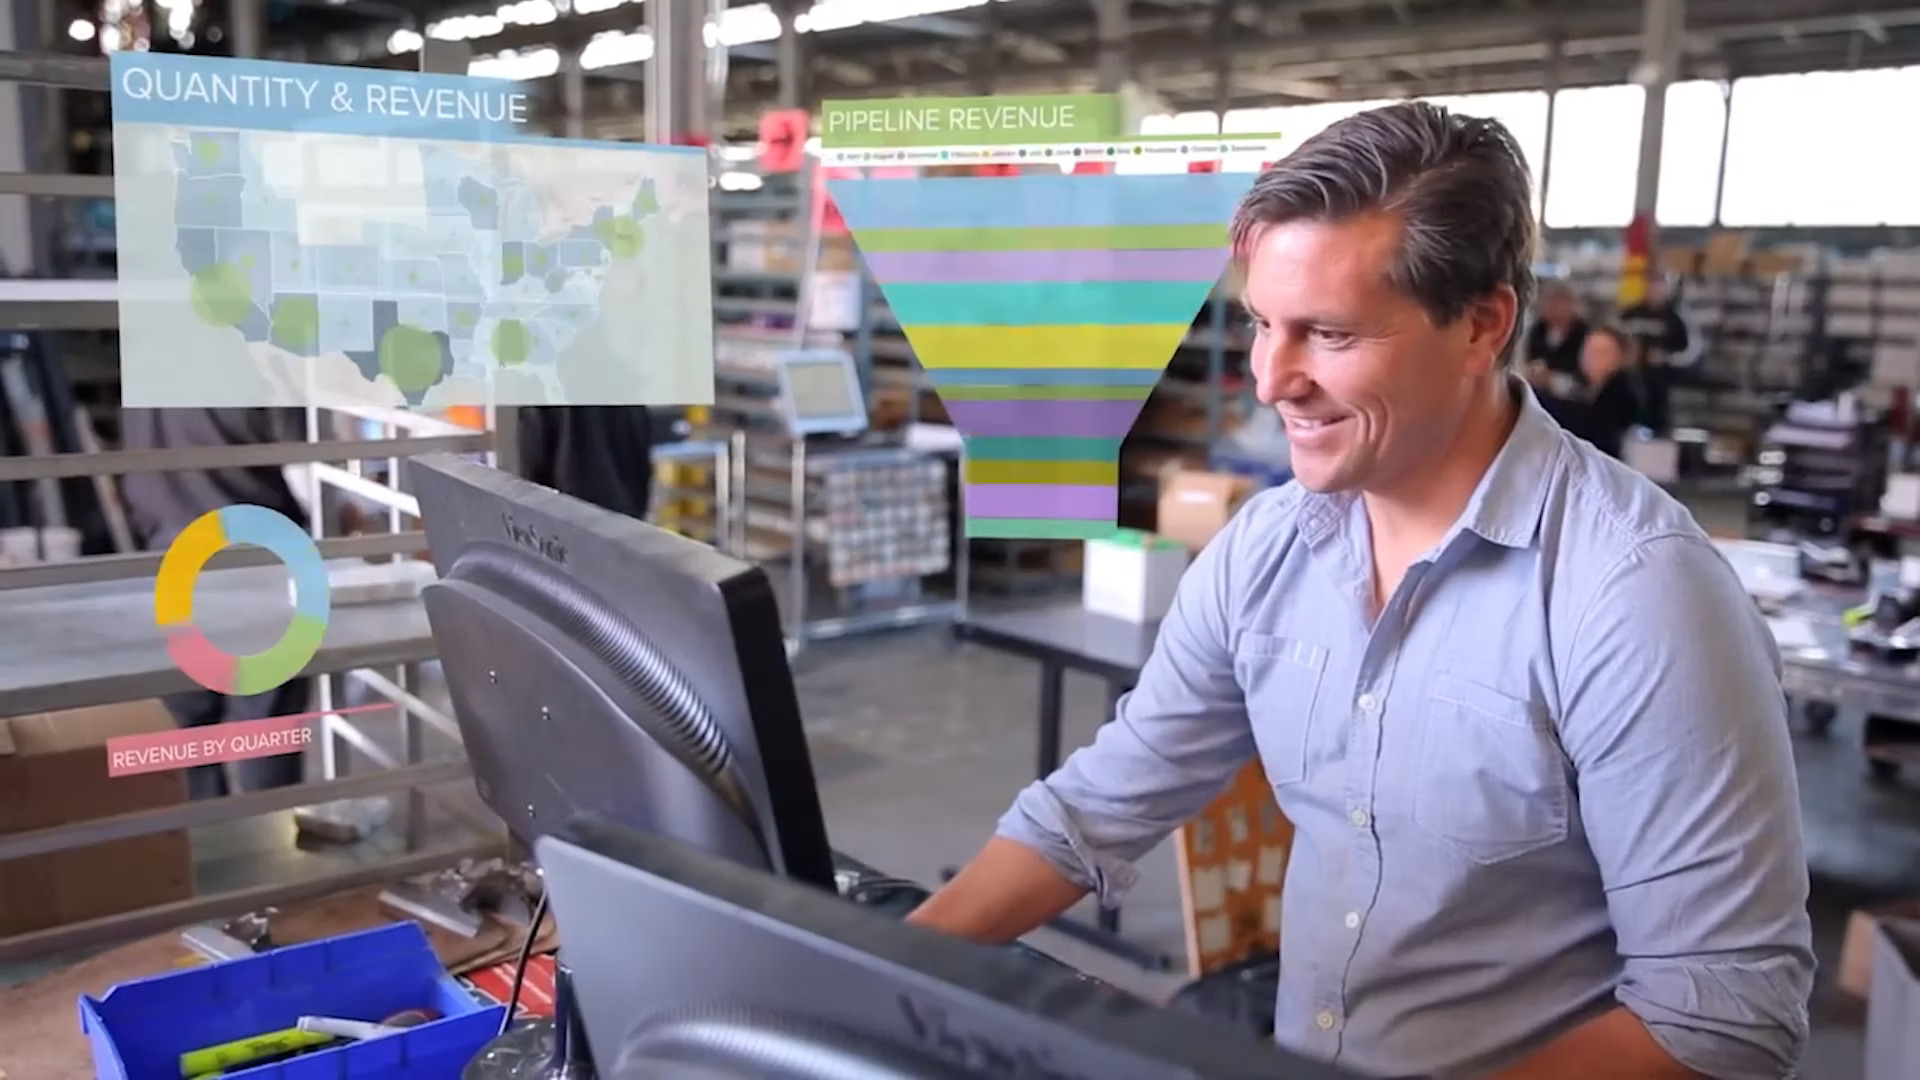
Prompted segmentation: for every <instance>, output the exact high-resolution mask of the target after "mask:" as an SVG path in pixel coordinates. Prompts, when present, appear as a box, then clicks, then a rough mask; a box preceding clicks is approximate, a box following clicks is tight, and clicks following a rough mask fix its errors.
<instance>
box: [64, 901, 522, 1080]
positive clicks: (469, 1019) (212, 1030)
mask: <svg viewBox="0 0 1920 1080" xmlns="http://www.w3.org/2000/svg"><path fill="white" fill-rule="evenodd" d="M406 1009H432V1010H434V1011H436V1012H438V1013H439V1014H440V1019H438V1020H435V1021H433V1022H432V1023H430V1024H423V1025H421V1026H420V1027H417V1028H411V1029H409V1030H407V1031H406V1032H404V1033H401V1034H396V1035H388V1036H384V1037H382V1038H378V1039H369V1040H366V1041H364V1042H347V1041H342V1042H340V1043H339V1044H338V1045H336V1046H334V1047H331V1048H329V1049H326V1050H320V1051H315V1052H313V1053H310V1054H305V1055H303V1056H301V1057H297V1058H292V1059H289V1060H287V1061H284V1062H281V1063H279V1064H275V1065H260V1066H256V1067H254V1068H250V1069H245V1068H243V1069H237V1070H233V1071H229V1072H227V1073H225V1074H224V1076H227V1077H233V1078H239V1077H245V1078H247V1080H348V1078H351V1080H459V1076H460V1071H461V1069H463V1068H464V1067H465V1066H466V1064H467V1062H468V1060H469V1059H471V1058H472V1057H473V1056H474V1055H475V1054H477V1053H479V1052H480V1048H481V1047H483V1046H485V1045H486V1043H487V1040H489V1039H491V1038H492V1037H493V1035H494V1033H495V1032H496V1031H498V1030H499V1028H500V1017H501V1016H502V1015H503V1014H504V1012H505V1010H504V1009H503V1008H501V1007H500V1006H497V1005H496V1006H490V1007H488V1006H482V1005H481V1004H480V1003H479V1002H478V1001H476V1000H475V999H474V997H473V995H472V993H470V992H469V991H468V990H467V989H466V988H465V987H463V986H461V985H460V984H459V983H458V982H457V981H455V980H454V979H453V977H452V976H450V975H448V974H447V973H446V970H445V969H444V968H443V967H441V965H440V960H439V958H438V957H436V956H434V954H433V946H432V945H430V944H428V942H427V935H426V934H425V933H424V932H423V931H422V930H421V929H420V927H418V926H416V925H414V924H413V923H396V924H394V925H392V926H386V927H382V928H380V929H378V930H368V931H365V932H363V933H358V934H344V935H342V936H340V937H336V938H329V939H327V940H326V941H316V942H312V943H310V944H306V945H289V946H287V947H285V948H280V949H274V950H272V951H270V952H265V953H261V954H260V955H258V956H248V957H243V958H241V959H238V960H228V961H225V962H223V963H218V964H208V965H205V966H203V967H196V968H189V969H187V970H184V971H179V972H176V973H174V974H170V975H160V976H156V977H154V978H151V979H139V980H136V981H134V982H129V983H122V984H120V985H119V986H116V987H114V988H113V989H112V990H109V991H107V993H106V996H104V997H101V998H97V999H96V998H92V997H88V996H85V995H83V996H82V997H81V998H80V1030H81V1031H82V1032H84V1033H85V1034H86V1036H87V1042H88V1043H89V1044H90V1045H91V1046H92V1047H93V1069H94V1074H95V1075H96V1076H98V1077H100V1078H101V1080H182V1078H181V1076H180V1055H181V1054H184V1053H186V1052H188V1051H190V1050H199V1049H202V1048H204V1047H209V1046H218V1045H220V1044H222V1043H227V1042H232V1041H234V1040H236V1039H244V1038H247V1037H248V1036H252V1035H262V1034H265V1033H267V1032H270V1031H279V1030H282V1029H284V1028H290V1027H293V1026H294V1024H295V1023H296V1022H297V1021H298V1020H299V1019H300V1017H302V1016H332V1017H340V1018H344V1019H349V1020H368V1021H379V1020H382V1019H384V1018H386V1017H389V1016H392V1015H393V1014H395V1013H398V1012H401V1011H403V1010H406Z"/></svg>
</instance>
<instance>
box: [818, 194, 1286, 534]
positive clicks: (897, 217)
mask: <svg viewBox="0 0 1920 1080" xmlns="http://www.w3.org/2000/svg"><path fill="white" fill-rule="evenodd" d="M1252 181H1253V176H1252V174H1239V173H1181V174H1176V175H1167V176H1120V175H1033V176H984V177H974V176H965V177H927V178H914V179H864V178H861V179H844V180H843V179H835V180H831V181H829V189H830V193H831V194H832V196H833V199H834V203H835V204H836V205H837V206H838V207H839V210H840V214H841V216H842V217H843V218H845V219H846V222H847V225H848V228H849V229H850V230H851V231H852V233H853V237H854V241H855V242H856V243H857V244H858V245H859V247H860V251H861V254H862V255H863V256H864V257H865V259H866V262H867V269H868V271H869V272H870V273H871V274H872V275H873V278H874V280H875V281H876V282H878V283H879V285H880V289H881V291H882V292H883V293H884V294H885V295H886V298H887V303H888V305H889V306H891V307H892V309H893V314H894V317H895V318H896V319H897V320H899V322H900V327H901V329H902V330H903V331H905V332H906V335H907V340H908V341H910V342H911V343H912V344H913V351H914V353H915V354H916V355H918V356H919V358H920V363H921V365H922V366H923V367H925V368H926V370H927V373H928V375H929V376H930V377H931V379H932V382H933V386H934V389H935V390H936V391H938V393H939V394H940V397H941V399H942V400H943V401H944V402H945V403H946V406H947V413H948V415H949V416H951V417H952V418H953V423H954V426H955V427H956V428H958V429H959V431H960V434H961V435H962V437H963V438H964V439H965V442H966V447H967V462H966V478H965V480H966V483H965V497H966V515H967V534H968V535H969V536H974V537H1006V538H1033V539H1067V538H1082V537H1093V536H1104V535H1106V534H1108V533H1109V532H1111V531H1112V530H1113V528H1114V526H1115V519H1116V518H1117V517H1118V515H1119V511H1120V486H1119V482H1120V443H1121V440H1123V439H1125V438H1126V436H1127V432H1128V431H1129V430H1130V429H1132V427H1133V422H1134V419H1135V418H1136V417H1137V416H1138V415H1139V413H1140V407H1141V405H1142V404H1144V403H1145V401H1146V399H1147V395H1148V394H1150V393H1152V392H1153V386H1154V384H1155V383H1157V382H1158V381H1159V380H1160V373H1161V371H1162V370H1163V369H1164V368H1165V367H1166V364H1167V361H1168V359H1170V358H1171V357H1172V356H1173V353H1174V350H1175V349H1177V348H1179V346H1180V343H1181V341H1182V340H1183V339H1184V338H1185V337H1186V334H1187V331H1188V330H1189V329H1190V328H1191V327H1192V325H1193V317H1194V314H1195V312H1197V311H1199V309H1200V306H1201V305H1202V304H1203V303H1205V302H1206V299H1207V296H1208V294H1209V293H1211V292H1212V290H1213V286H1214V283H1215V282H1217V281H1218V280H1219V278H1220V274H1221V271H1222V270H1224V269H1225V268H1226V263H1227V255H1228V252H1227V222H1228V220H1229V219H1230V218H1231V217H1232V216H1233V210H1234V206H1235V204H1236V203H1237V202H1238V201H1239V199H1240V196H1241V195H1242V194H1244V193H1245V191H1246V188H1247V186H1248V185H1249V184H1251V183H1252Z"/></svg>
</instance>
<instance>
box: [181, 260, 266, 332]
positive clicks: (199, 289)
mask: <svg viewBox="0 0 1920 1080" xmlns="http://www.w3.org/2000/svg"><path fill="white" fill-rule="evenodd" d="M189 293H190V295H191V296H192V297H193V311H194V314H196V315H198V316H200V318H202V319H204V320H205V321H207V322H209V323H211V324H213V325H214V326H239V325H240V323H241V322H242V321H243V320H244V319H246V317H247V311H248V309H249V308H250V307H251V306H252V304H253V287H252V286H251V285H249V284H248V283H247V275H246V272H245V271H243V270H241V269H240V268H239V267H237V266H235V265H233V264H232V263H225V262H217V263H214V264H213V265H212V266H209V267H207V268H206V269H204V270H202V271H200V272H199V273H197V274H195V275H193V284H192V286H191V287H190V290H189Z"/></svg>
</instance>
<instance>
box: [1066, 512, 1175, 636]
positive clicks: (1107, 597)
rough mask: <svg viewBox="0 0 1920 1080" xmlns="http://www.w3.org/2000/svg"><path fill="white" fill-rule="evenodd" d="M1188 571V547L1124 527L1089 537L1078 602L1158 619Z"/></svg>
mask: <svg viewBox="0 0 1920 1080" xmlns="http://www.w3.org/2000/svg"><path fill="white" fill-rule="evenodd" d="M1186 570H1187V549H1186V548H1184V547H1182V546H1180V545H1179V544H1177V543H1175V542H1174V541H1172V540H1168V539H1167V538H1166V537H1163V536H1155V535H1154V534H1152V533H1145V532H1139V531H1137V530H1134V529H1122V530H1120V531H1119V532H1116V533H1114V534H1113V535H1112V536H1110V537H1105V538H1103V539H1099V540H1089V541H1087V544H1086V554H1085V561H1084V563H1083V565H1082V569H1081V572H1080V591H1081V603H1082V604H1083V605H1085V607H1086V609H1087V610H1088V611H1091V612H1093V613H1094V614H1096V615H1110V616H1112V617H1113V618H1116V619H1125V620H1127V621H1128V622H1135V623H1151V622H1159V621H1160V620H1161V619H1164V618H1166V616H1167V612H1169V611H1171V610H1172V609H1173V594H1174V593H1175V592H1176V591H1178V590H1179V588H1180V575H1181V574H1183V573H1185V572H1186Z"/></svg>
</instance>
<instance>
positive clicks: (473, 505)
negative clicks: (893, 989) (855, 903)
mask: <svg viewBox="0 0 1920 1080" xmlns="http://www.w3.org/2000/svg"><path fill="white" fill-rule="evenodd" d="M408 475H409V479H410V485H411V490H412V491H413V493H414V494H415V495H416V496H417V497H418V498H419V500H420V514H421V517H422V518H423V519H425V522H426V529H427V543H428V545H429V547H430V548H431V549H432V552H433V561H434V566H435V568H436V569H437V570H438V571H439V573H440V580H439V581H438V582H436V583H434V584H433V585H430V586H428V587H427V588H426V590H425V603H426V608H427V617H428V619H429V620H430V622H431V623H432V626H433V637H434V642H435V644H436V646H437V647H438V649H439V654H440V665H441V668H442V669H443V670H444V672H445V674H446V679H447V686H448V691H449V693H450V695H451V697H452V699H453V707H454V714H455V716H456V717H458V720H459V724H460V732H461V736H462V738H463V739H464V741H465V743H466V750H467V756H468V757H469V759H470V760H471V761H472V763H473V774H474V780H475V784H476V786H477V787H478V788H479V791H480V796H481V798H482V799H484V800H485V801H486V803H487V805H488V806H489V807H490V808H491V809H492V810H493V812H494V813H495V814H498V815H499V816H500V818H501V820H503V821H504V822H505V823H506V825H507V828H508V830H509V831H510V832H511V833H512V834H513V836H514V837H515V838H516V839H517V840H519V841H520V842H522V843H524V844H527V845H529V846H532V845H533V844H535V842H536V841H538V840H539V839H540V838H541V837H542V836H544V835H546V834H547V833H548V832H550V831H552V830H553V829H555V828H558V827H560V826H562V825H564V824H566V823H567V822H569V821H572V820H575V819H578V818H583V817H586V818H593V819H597V820H603V821H615V822H619V823H621V824H623V825H627V826H632V827H635V828H643V829H648V830H651V831H655V832H659V833H662V834H665V835H668V836H672V837H674V838H676V839H678V840H681V841H684V842H686V843H690V844H693V845H695V846H697V847H699V848H701V849H702V850H704V851H707V852H710V853H712V854H714V855H718V856H722V857H724V858H728V859H731V860H733V861H736V862H739V863H742V864H744V865H747V866H753V867H756V868H763V869H766V870H771V871H773V872H775V873H779V874H783V875H785V876H787V877H789V878H793V879H796V880H799V881H803V882H806V883H808V884H810V885H816V886H820V887H822V888H826V889H832V888H833V887H834V873H833V853H832V851H831V849H829V848H828V846H827V830H826V824H825V820H824V817H823V815H822V813H821V810H820V799H819V793H818V790H817V789H816V787H815V784H814V776H813V765H812V762H811V760H810V758H809V757H808V755H807V742H806V735H805V733H804V731H803V729H802V727H801V720H800V706H799V702H798V700H797V698H796V695H795V692H794V686H793V677H792V674H791V672H790V671H789V670H788V668H787V654H786V643H785V639H784V636H783V634H782V630H781V623H780V615H779V609H778V608H777V606H776V604H775V600H774V594H773V589H772V587H771V586H770V585H769V583H768V581H767V578H766V575H765V573H764V572H762V571H761V570H760V569H759V568H758V567H756V566H753V565H751V564H748V563H743V562H740V561H738V560H735V559H731V558H728V557H726V556H724V555H721V554H719V553H718V552H716V551H714V550H713V549H712V548H710V547H708V546H707V545H705V544H701V543H697V542H695V541H693V540H688V539H686V538H684V537H681V536H676V535H674V534H673V533H669V532H667V531H665V530H663V529H659V528H655V527H654V526H651V525H648V524H646V523H645V522H642V521H637V520H635V519H633V518H630V517H626V516H624V515H621V514H616V513H612V512H611V511H607V510H603V509H601V508H599V507H596V506H593V505H591V504H589V503H586V502H583V501H581V500H579V499H575V498H571V497H569V496H566V495H562V494H560V493H558V492H556V491H552V490H550V489H547V488H543V487H540V486H538V485H535V484H531V483H528V482H526V481H524V480H520V479H518V478H516V477H513V476H510V475H508V474H506V473H503V472H501V471H499V470H497V469H491V468H488V467H486V466H483V465H478V464H474V463H471V462H468V461H465V460H463V459H461V458H458V457H455V456H452V455H447V454H435V455H428V456H424V457H421V458H417V459H415V460H413V461H412V462H410V463H409V472H408ZM569 937H572V935H571V933H570V934H569Z"/></svg>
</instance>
